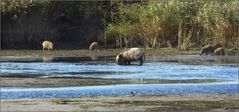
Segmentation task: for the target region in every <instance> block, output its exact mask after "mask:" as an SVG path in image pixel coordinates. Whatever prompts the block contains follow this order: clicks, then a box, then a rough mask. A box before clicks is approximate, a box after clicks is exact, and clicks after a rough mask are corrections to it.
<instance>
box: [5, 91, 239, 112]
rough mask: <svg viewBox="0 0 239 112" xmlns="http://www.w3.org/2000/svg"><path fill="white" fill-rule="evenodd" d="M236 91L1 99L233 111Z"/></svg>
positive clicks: (56, 107) (35, 106)
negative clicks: (228, 92) (229, 92)
mask: <svg viewBox="0 0 239 112" xmlns="http://www.w3.org/2000/svg"><path fill="white" fill-rule="evenodd" d="M238 104H239V94H178V95H142V96H141V95H136V96H133V95H128V96H94V97H75V98H49V99H9V100H1V111H90V112H98V111H105V112H118V111H130V112H158V111H163V112H172V111H174V112H175V111H176V112H180V111H188V112H189V111H190V112H192V111H193V112H204V111H207V112H208V111H210V112H229V111H230V112H234V111H235V112H236V111H239V105H238Z"/></svg>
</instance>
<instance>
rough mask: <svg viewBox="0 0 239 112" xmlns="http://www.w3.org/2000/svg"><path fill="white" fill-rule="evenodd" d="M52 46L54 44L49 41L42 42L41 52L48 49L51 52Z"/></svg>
mask: <svg viewBox="0 0 239 112" xmlns="http://www.w3.org/2000/svg"><path fill="white" fill-rule="evenodd" d="M53 46H54V44H53V43H52V42H50V41H44V42H42V50H43V51H44V49H45V48H46V49H48V50H53Z"/></svg>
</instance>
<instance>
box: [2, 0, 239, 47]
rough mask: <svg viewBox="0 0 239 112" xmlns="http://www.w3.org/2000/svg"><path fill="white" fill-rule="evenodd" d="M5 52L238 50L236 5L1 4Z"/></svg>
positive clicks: (174, 1) (197, 0)
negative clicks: (46, 47)
mask: <svg viewBox="0 0 239 112" xmlns="http://www.w3.org/2000/svg"><path fill="white" fill-rule="evenodd" d="M1 16H2V29H1V32H2V45H1V46H2V48H3V49H40V48H41V42H42V41H43V40H50V41H53V42H54V43H55V46H56V48H59V49H78V48H86V47H88V46H89V45H90V43H91V42H93V41H98V42H99V43H100V45H101V46H102V47H107V48H123V47H144V48H162V47H173V48H178V49H182V50H187V49H190V48H200V47H202V46H203V45H206V44H209V43H221V44H222V45H223V46H224V47H226V48H230V49H235V48H238V45H239V44H238V41H239V40H238V34H239V29H238V28H239V26H238V25H239V1H238V0H148V1H147V0H143V1H123V0H114V1H48V0H21V1H19V0H2V1H1Z"/></svg>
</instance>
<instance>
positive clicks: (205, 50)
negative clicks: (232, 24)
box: [200, 44, 222, 55]
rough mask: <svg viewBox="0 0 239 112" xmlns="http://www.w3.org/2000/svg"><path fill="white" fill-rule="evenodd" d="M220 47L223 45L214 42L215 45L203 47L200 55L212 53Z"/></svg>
mask: <svg viewBox="0 0 239 112" xmlns="http://www.w3.org/2000/svg"><path fill="white" fill-rule="evenodd" d="M219 47H222V45H221V44H213V45H211V44H208V45H206V46H204V47H203V48H202V49H201V53H200V55H202V54H205V55H211V54H213V53H214V51H215V50H216V49H217V48H219Z"/></svg>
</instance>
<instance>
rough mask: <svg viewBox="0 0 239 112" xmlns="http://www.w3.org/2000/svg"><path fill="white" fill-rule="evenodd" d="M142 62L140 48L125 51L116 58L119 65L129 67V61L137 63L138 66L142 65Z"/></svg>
mask: <svg viewBox="0 0 239 112" xmlns="http://www.w3.org/2000/svg"><path fill="white" fill-rule="evenodd" d="M144 60H145V54H144V51H143V50H142V49H141V48H130V49H125V50H123V51H122V52H121V53H120V54H119V55H118V56H117V57H116V63H117V64H119V65H130V64H131V61H139V65H143V63H144Z"/></svg>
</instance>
